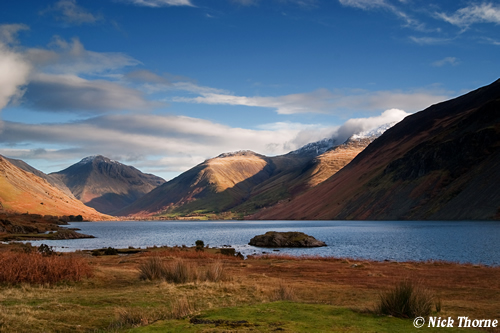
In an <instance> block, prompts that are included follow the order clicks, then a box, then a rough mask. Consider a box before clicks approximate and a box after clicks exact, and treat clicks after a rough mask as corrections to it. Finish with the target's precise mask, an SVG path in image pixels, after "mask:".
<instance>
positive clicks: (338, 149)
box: [118, 137, 374, 217]
mask: <svg viewBox="0 0 500 333" xmlns="http://www.w3.org/2000/svg"><path fill="white" fill-rule="evenodd" d="M373 139H374V137H370V138H368V137H366V138H363V139H361V138H360V139H352V140H348V141H347V142H345V143H344V144H342V145H339V146H335V145H334V142H333V141H332V140H322V141H319V142H317V143H312V144H308V145H307V146H305V147H303V148H301V149H299V150H297V151H293V152H291V153H288V154H286V155H281V156H273V157H267V156H263V155H259V154H256V153H254V152H251V151H239V152H234V153H225V154H221V155H219V156H217V157H215V158H212V159H209V160H206V161H205V162H203V163H201V164H199V165H197V166H195V167H194V168H192V169H190V170H188V171H186V172H184V173H183V174H181V175H180V176H178V177H176V178H174V179H173V180H171V181H169V182H167V183H165V184H163V185H162V186H159V187H158V188H156V189H154V190H153V191H151V192H150V193H148V194H146V195H145V196H144V197H142V198H140V199H139V200H137V201H135V202H134V203H133V204H131V205H129V206H127V207H126V208H125V209H123V210H121V211H119V212H118V214H119V215H131V216H149V215H152V214H154V215H164V216H167V217H175V216H179V215H180V216H185V215H190V214H219V213H223V212H228V211H231V212H233V213H236V214H239V215H240V216H241V215H245V214H249V213H253V212H255V211H257V210H259V209H261V208H263V207H269V206H272V205H274V204H276V203H278V202H279V201H281V200H286V199H289V198H292V197H293V196H294V195H296V194H297V193H300V192H302V191H304V190H307V189H309V188H311V187H313V186H316V185H317V184H319V183H321V182H322V181H324V180H325V179H327V178H328V177H330V176H331V175H333V174H334V173H335V172H337V171H338V170H340V169H341V168H342V167H343V166H345V165H346V164H347V163H349V162H350V161H351V160H352V159H353V158H354V156H356V155H357V154H358V153H359V152H361V151H362V150H363V149H364V148H365V147H366V146H367V145H368V144H369V143H370V142H371V141H372V140H373ZM318 154H319V156H318Z"/></svg>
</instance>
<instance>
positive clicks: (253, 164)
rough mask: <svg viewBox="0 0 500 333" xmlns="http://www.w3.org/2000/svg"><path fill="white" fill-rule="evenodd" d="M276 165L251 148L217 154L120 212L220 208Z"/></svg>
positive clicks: (233, 202) (230, 204) (241, 197)
mask: <svg viewBox="0 0 500 333" xmlns="http://www.w3.org/2000/svg"><path fill="white" fill-rule="evenodd" d="M276 168H277V166H276V165H274V163H272V162H271V160H270V159H269V158H267V157H265V156H263V155H259V154H256V153H254V152H251V151H240V152H235V153H227V154H221V155H219V156H217V157H216V158H212V159H209V160H206V161H205V162H203V163H201V164H199V165H197V166H195V167H193V168H191V169H189V170H188V171H186V172H184V173H182V174H181V175H179V176H178V177H176V178H174V179H172V180H171V181H169V182H167V183H165V184H163V185H162V186H159V187H158V188H156V189H154V190H153V191H151V192H150V193H148V194H147V195H145V196H144V197H142V198H141V199H139V200H137V201H136V202H134V203H133V204H132V205H130V206H129V207H126V208H125V209H123V210H121V211H119V214H120V215H129V214H133V215H151V214H156V213H162V212H165V211H170V212H172V213H186V214H187V213H196V212H200V211H202V212H212V211H215V212H221V211H225V210H227V209H229V208H231V207H234V206H236V205H238V204H239V203H240V202H242V201H243V200H244V199H245V198H246V197H247V196H248V195H249V192H250V190H251V188H253V187H254V186H255V185H256V184H259V183H261V182H262V181H264V180H265V179H268V178H269V177H270V176H271V175H272V173H273V172H274V170H275V169H276Z"/></svg>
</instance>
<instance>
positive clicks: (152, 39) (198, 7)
mask: <svg viewBox="0 0 500 333" xmlns="http://www.w3.org/2000/svg"><path fill="white" fill-rule="evenodd" d="M0 9H1V10H0V109H1V111H0V112H1V113H0V116H1V123H0V154H3V155H5V156H8V157H14V158H20V159H23V160H25V161H27V162H28V163H30V164H31V165H33V166H34V167H36V168H38V169H40V170H42V171H44V172H47V173H48V172H53V171H58V170H61V169H63V168H65V167H67V166H69V165H70V164H72V163H75V162H77V161H79V160H80V159H82V158H84V157H86V156H89V155H95V154H102V155H105V156H108V157H110V158H112V159H116V160H118V161H120V162H122V163H125V164H131V165H134V166H136V167H138V168H139V169H141V170H142V171H145V172H150V173H155V174H157V175H160V176H162V177H164V178H166V179H170V178H172V177H173V176H175V175H177V174H179V173H180V172H182V171H185V170H186V169H188V168H190V167H192V166H194V165H196V164H197V163H200V162H202V161H203V160H205V159H206V158H210V157H214V156H217V155H218V154H220V153H223V152H228V151H235V150H240V149H251V150H253V151H256V152H258V153H261V154H266V155H276V154H283V153H287V152H289V151H290V150H294V149H297V148H299V147H300V146H302V145H304V144H307V143H308V142H312V141H316V140H319V139H322V138H325V137H337V138H338V140H339V141H342V140H344V139H345V138H346V136H348V135H349V134H353V133H356V132H359V131H362V130H369V129H371V128H372V127H374V126H378V125H380V124H382V123H385V122H390V121H398V120H400V119H402V118H403V117H404V116H405V115H407V114H409V113H413V112H416V111H419V110H422V109H424V108H426V107H427V106H429V105H431V104H433V103H437V102H440V101H443V100H446V99H449V98H452V97H455V96H458V95H461V94H463V93H465V92H467V91H470V90H473V89H475V88H478V87H480V86H483V85H486V84H489V83H491V82H493V81H495V80H496V79H498V77H499V73H500V68H499V67H500V62H499V61H498V59H500V4H499V3H498V2H493V1H465V0H454V1H448V0H444V1H439V2H437V4H430V3H429V2H427V1H419V0H328V1H327V0H55V1H40V0H18V1H9V2H8V4H7V3H6V2H3V3H2V4H0Z"/></svg>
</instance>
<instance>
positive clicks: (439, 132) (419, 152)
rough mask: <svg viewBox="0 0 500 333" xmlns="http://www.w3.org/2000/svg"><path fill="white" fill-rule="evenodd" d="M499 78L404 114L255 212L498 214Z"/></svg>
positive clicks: (373, 216) (385, 216) (392, 216)
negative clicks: (321, 177) (330, 170)
mask: <svg viewBox="0 0 500 333" xmlns="http://www.w3.org/2000/svg"><path fill="white" fill-rule="evenodd" d="M499 185H500V80H498V81H496V82H494V83H492V84H491V85H489V86H486V87H483V88H480V89H477V90H475V91H472V92H470V93H468V94H466V95H463V96H460V97H457V98H455V99H452V100H450V101H446V102H443V103H439V104H436V105H433V106H431V107H429V108H427V109H425V110H423V111H421V112H418V113H415V114H413V115H411V116H408V117H406V118H405V119H404V120H403V121H401V122H400V123H398V124H396V125H395V126H394V127H392V128H390V129H388V130H387V131H386V132H384V134H382V135H381V136H380V137H379V138H378V139H376V140H375V141H373V143H371V144H370V145H369V146H368V147H367V148H366V149H365V150H364V151H363V152H361V153H360V154H359V155H358V156H357V157H356V158H354V159H353V160H352V162H351V163H349V164H348V165H347V166H346V167H345V168H343V169H342V170H340V171H339V172H338V173H336V174H335V175H333V176H332V177H330V178H329V179H328V180H326V181H324V182H323V183H321V184H320V185H318V186H316V187H315V188H313V189H311V190H310V191H307V192H305V193H304V194H302V195H300V196H298V197H296V198H295V199H294V200H292V201H291V202H286V203H281V204H278V205H276V206H274V207H272V208H269V209H266V210H263V211H261V212H259V213H257V214H255V215H254V216H252V218H255V219H355V220H400V219H406V220H488V219H500V191H499V190H498V188H499Z"/></svg>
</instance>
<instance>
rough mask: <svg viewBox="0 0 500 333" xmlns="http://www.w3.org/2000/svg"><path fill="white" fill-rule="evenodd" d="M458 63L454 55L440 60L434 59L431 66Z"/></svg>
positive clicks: (455, 64)
mask: <svg viewBox="0 0 500 333" xmlns="http://www.w3.org/2000/svg"><path fill="white" fill-rule="evenodd" d="M458 64H459V61H458V59H457V58H455V57H446V58H443V59H441V60H437V61H434V62H433V63H432V66H434V67H443V66H445V65H451V66H457V65H458Z"/></svg>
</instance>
